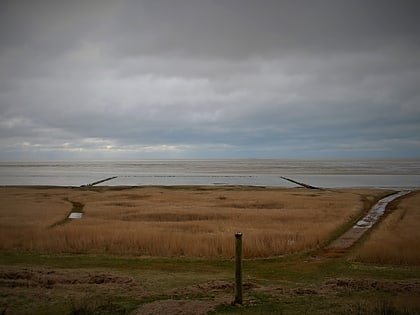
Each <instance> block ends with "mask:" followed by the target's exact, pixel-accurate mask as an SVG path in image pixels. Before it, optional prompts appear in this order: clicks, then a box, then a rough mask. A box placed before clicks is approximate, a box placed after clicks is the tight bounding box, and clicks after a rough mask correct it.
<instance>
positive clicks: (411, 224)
mask: <svg viewBox="0 0 420 315" xmlns="http://www.w3.org/2000/svg"><path fill="white" fill-rule="evenodd" d="M419 204H420V192H419V191H417V192H414V193H411V194H409V195H407V196H405V197H403V198H402V199H401V201H398V200H397V201H396V202H393V203H391V204H390V207H389V208H391V210H393V211H392V213H390V214H389V215H388V216H387V217H386V218H385V219H384V220H383V221H382V222H381V224H380V225H379V226H378V227H377V228H376V229H375V230H374V231H372V234H371V235H370V237H369V238H368V239H367V240H366V242H365V243H364V244H363V245H362V246H361V247H360V248H359V249H358V250H357V251H356V253H355V254H354V259H355V260H357V261H361V262H367V263H378V264H397V265H400V264H402V265H419V264H420V251H419V239H420V229H419V227H420V209H419V207H418V205H419Z"/></svg>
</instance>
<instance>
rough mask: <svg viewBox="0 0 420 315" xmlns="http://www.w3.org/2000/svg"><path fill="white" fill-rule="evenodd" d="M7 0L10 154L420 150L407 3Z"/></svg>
mask: <svg viewBox="0 0 420 315" xmlns="http://www.w3.org/2000/svg"><path fill="white" fill-rule="evenodd" d="M1 5H2V7H1V9H0V12H1V13H0V83H1V84H0V105H1V106H0V130H1V136H0V146H1V148H2V149H4V150H3V151H4V152H5V151H7V152H9V153H8V155H7V156H12V155H13V154H12V152H15V153H16V152H25V150H26V152H32V153H31V154H35V155H36V154H38V153H39V152H43V153H42V154H44V155H45V156H48V155H54V156H59V155H60V154H61V153H60V152H67V153H69V152H70V153H71V154H73V156H75V157H83V156H85V157H86V156H92V155H94V154H102V155H104V156H124V154H126V155H130V156H134V155H135V154H136V152H137V154H139V155H140V156H142V155H143V154H146V155H147V154H152V155H153V154H156V155H165V154H166V153H167V154H175V155H180V156H182V155H190V156H195V155H197V154H201V155H202V156H206V154H208V155H210V156H213V155H214V156H217V155H220V156H229V155H232V156H237V155H246V156H263V155H267V156H283V155H286V156H293V155H296V156H305V154H308V155H311V156H320V155H322V154H331V155H334V156H338V155H349V154H350V155H359V156H361V155H372V154H383V155H392V156H395V155H404V154H405V153H407V154H408V155H410V156H412V155H419V154H420V147H419V138H418V135H419V134H420V130H419V127H418V126H419V121H420V105H419V102H420V92H419V91H418V82H420V61H419V59H418V57H417V56H418V55H419V54H420V49H419V48H420V45H419V44H420V40H419V35H420V33H419V32H420V27H419V22H418V21H417V20H418V19H417V16H418V15H419V14H418V13H420V11H419V5H418V4H417V2H416V1H408V0H407V1H390V0H389V1H341V0H340V1H319V2H314V1H303V2H302V1H299V2H297V1H258V2H255V1H184V0H182V1H162V0H158V1H156V0H155V1H118V2H114V1H109V2H108V1H105V2H104V1H71V2H70V1H66V2H61V1H36V2H32V1H21V0H18V1H4V2H2V4H1ZM398 139H399V142H398ZM13 143H15V144H16V145H15V147H14V146H13ZM369 146H370V147H371V148H372V149H371V150H369ZM350 148H354V151H351V150H350ZM37 152H38V153H37ZM89 152H90V153H89ZM165 152H166V153H165ZM16 154H17V153H16ZM39 154H41V153H39ZM2 156H3V157H5V156H6V153H4V154H3V155H0V158H2Z"/></svg>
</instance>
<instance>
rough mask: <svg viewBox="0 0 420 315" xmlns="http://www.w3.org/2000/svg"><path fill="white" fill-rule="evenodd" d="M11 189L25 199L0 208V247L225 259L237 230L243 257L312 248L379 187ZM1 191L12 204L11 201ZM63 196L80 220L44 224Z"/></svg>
mask: <svg viewBox="0 0 420 315" xmlns="http://www.w3.org/2000/svg"><path fill="white" fill-rule="evenodd" d="M0 193H1V192H0ZM15 193H16V192H15ZM19 193H20V194H21V196H23V197H24V198H23V200H26V201H25V202H22V203H18V204H16V205H15V206H14V208H15V210H16V209H18V210H19V211H16V212H14V213H15V215H14V216H13V211H12V210H11V211H9V212H8V211H3V207H2V209H0V210H1V212H0V215H1V216H3V215H4V213H6V212H7V215H6V216H7V218H8V219H7V220H8V223H9V224H10V226H13V227H14V228H7V226H6V225H4V224H3V217H2V218H1V219H2V220H1V221H0V222H1V223H0V228H1V232H0V244H1V245H0V248H2V249H11V248H19V249H24V250H33V251H43V252H71V253H112V254H121V255H152V256H198V257H215V256H217V257H233V241H234V240H233V234H234V232H236V231H242V233H243V234H244V243H243V244H244V257H267V256H273V255H281V254H285V253H292V252H297V251H301V250H304V249H309V248H313V247H316V246H317V245H318V244H320V243H321V242H322V241H323V240H325V239H326V238H327V237H328V235H330V234H331V233H332V232H333V231H334V230H335V229H337V227H338V226H340V225H342V224H344V223H345V222H346V221H348V220H349V218H351V217H354V216H355V215H356V214H357V213H359V212H361V211H362V208H363V201H362V199H363V198H364V197H365V196H368V195H373V196H377V195H380V194H383V193H384V192H383V191H375V190H364V191H358V190H345V191H337V190H335V191H317V192H313V191H308V190H304V189H267V190H261V189H256V190H255V191H254V190H251V189H248V190H246V191H244V190H242V189H240V188H238V189H236V190H220V189H217V190H216V189H214V190H212V189H209V190H199V189H194V188H189V189H176V190H171V189H164V188H137V189H130V190H124V191H112V190H110V191H105V192H101V193H96V192H91V191H85V190H80V191H78V190H63V189H57V190H54V189H50V190H48V191H42V190H24V189H22V190H19ZM1 196H2V198H3V199H5V200H6V202H7V203H8V204H9V205H10V206H11V207H12V208H13V206H12V204H13V202H12V201H13V200H14V199H13V198H12V197H10V198H9V197H7V196H8V195H7V194H4V193H3V194H2V195H1ZM64 200H72V201H77V202H80V203H83V204H84V205H85V207H84V211H85V216H84V218H83V219H81V220H72V221H70V222H67V223H66V224H64V225H60V226H55V227H54V228H47V226H49V224H50V223H51V222H54V220H57V215H58V214H60V215H62V214H65V213H67V212H68V210H69V207H71V205H70V204H69V202H66V201H64ZM37 203H38V204H39V203H41V204H42V208H44V209H45V210H44V214H43V220H44V221H39V220H33V219H31V218H30V216H29V215H28V213H32V209H33V208H34V207H38V206H37ZM65 205H66V206H67V208H66V207H65ZM46 222H48V224H46ZM12 223H13V224H12Z"/></svg>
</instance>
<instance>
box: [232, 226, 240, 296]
mask: <svg viewBox="0 0 420 315" xmlns="http://www.w3.org/2000/svg"><path fill="white" fill-rule="evenodd" d="M233 303H234V304H242V233H241V232H236V233H235V301H234V302H233Z"/></svg>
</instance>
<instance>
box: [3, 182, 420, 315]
mask: <svg viewBox="0 0 420 315" xmlns="http://www.w3.org/2000/svg"><path fill="white" fill-rule="evenodd" d="M173 190H174V194H173V195H171V196H172V197H171V198H175V199H171V200H178V203H175V204H174V203H171V204H172V205H173V208H171V209H170V211H169V210H168V208H167V207H165V208H164V211H162V213H164V214H165V215H166V216H169V217H170V218H174V217H173V213H178V214H180V217H181V218H182V219H183V220H185V219H188V220H186V221H188V222H187V223H189V224H191V223H192V222H191V221H194V220H190V217H188V216H185V212H182V211H181V210H182V208H183V207H181V205H185V202H187V201H188V200H187V199H185V198H184V199H183V198H182V194H181V195H180V194H179V191H177V189H173ZM241 190H242V189H241ZM245 191H246V189H245ZM8 192H10V191H8ZM32 192H33V191H32ZM35 192H36V194H35V195H34V196H35V197H33V195H31V194H30V195H25V194H24V193H23V192H22V191H19V190H16V191H15V192H14V194H15V195H14V196H15V197H14V198H15V199H13V198H12V200H10V199H7V198H6V197H4V198H3V199H2V200H4V201H5V202H9V204H10V205H11V204H12V202H11V201H13V200H15V201H16V202H18V203H19V202H20V205H24V204H25V202H28V200H29V201H30V203H31V204H32V205H34V206H35V207H38V208H37V209H39V210H41V209H42V208H43V207H45V206H46V205H51V204H53V205H55V209H58V211H57V212H55V211H52V209H51V208H48V209H47V210H48V211H45V212H43V213H42V215H43V216H44V217H43V220H39V221H37V220H38V219H39V218H38V219H33V218H31V217H29V216H28V217H26V219H25V216H26V215H27V211H26V212H25V211H22V212H20V213H19V212H18V213H14V212H13V211H10V210H9V211H7V209H6V208H7V207H4V203H3V208H1V211H2V213H1V214H2V216H3V217H2V222H1V224H3V227H4V226H6V225H7V222H9V225H10V224H12V223H14V224H16V226H18V225H19V224H20V223H19V220H16V215H18V216H20V217H21V218H23V219H21V220H22V223H25V224H27V223H28V222H31V220H33V221H32V222H33V224H34V225H38V227H37V228H39V226H40V225H41V226H42V224H44V230H46V231H49V232H52V231H55V230H56V229H57V228H60V227H71V228H73V227H72V224H73V223H75V222H71V223H70V224H68V222H61V221H60V220H62V219H63V216H62V213H68V211H69V202H68V201H66V200H65V199H63V198H68V199H69V200H71V201H73V203H72V204H70V207H73V208H74V207H76V208H77V207H78V209H79V210H80V208H81V205H80V204H75V203H74V202H75V201H76V202H81V201H83V202H84V204H85V205H86V206H85V207H84V208H83V211H85V212H86V213H89V212H90V213H94V210H95V208H94V207H92V206H90V207H89V204H95V205H100V204H101V200H103V199H100V193H99V194H98V192H95V191H94V192H91V191H84V192H82V193H83V194H84V196H85V197H84V198H85V199H83V200H81V199H78V198H73V197H75V196H78V197H80V192H79V191H77V192H76V195H70V196H69V195H68V194H69V192H68V191H61V192H60V194H59V195H60V198H59V199H56V198H54V197H52V196H53V195H54V194H53V195H51V194H49V193H48V189H47V190H42V191H39V190H35ZM128 192H129V191H125V192H124V191H119V192H117V191H114V192H113V194H118V195H120V196H121V194H125V196H126V197H128V198H132V199H130V200H131V201H130V204H129V205H128V204H123V206H126V209H125V210H127V211H128V213H132V210H133V208H135V207H132V206H131V205H132V202H134V201H133V200H135V201H136V200H137V199H133V196H132V194H128ZM144 192H145V191H141V195H142V196H144ZM201 192H202V193H200V194H195V195H196V196H201V197H200V198H202V197H203V196H207V197H206V198H205V199H204V204H208V201H209V200H212V202H217V203H220V204H226V205H228V206H229V207H231V206H232V205H233V206H232V207H231V208H232V209H231V210H233V211H236V210H237V209H239V210H240V211H246V212H247V213H248V212H255V211H261V212H260V214H261V213H264V211H266V213H268V214H269V215H272V214H273V212H274V211H284V212H285V213H286V214H287V212H288V211H286V210H290V211H291V210H296V209H297V211H294V212H299V209H302V208H305V207H306V208H305V209H306V211H304V212H300V213H301V214H302V213H308V211H309V210H311V207H310V206H308V203H305V200H306V201H307V200H317V201H318V202H319V201H320V200H321V203H318V204H317V205H325V206H326V208H325V209H334V206H335V207H336V206H337V204H338V203H337V202H338V201H334V199H331V196H335V192H334V193H333V195H330V194H327V193H321V194H317V195H316V196H313V195H314V193H313V192H310V191H306V190H286V191H283V198H282V199H281V200H278V201H276V202H275V203H273V202H271V203H270V202H268V199H263V198H272V197H273V196H274V195H273V193H272V192H269V193H265V194H266V195H265V197H264V194H263V195H259V194H258V193H257V192H255V194H254V195H251V194H250V193H249V191H248V194H244V195H248V197H249V196H251V201H250V200H247V199H244V198H242V199H240V202H239V201H236V202H234V203H233V202H232V201H231V199H233V196H234V194H236V192H235V191H234V192H233V193H232V192H231V193H229V191H220V190H219V191H216V192H215V195H214V196H216V198H214V196H213V197H211V198H210V199H209V198H208V197H209V195H208V194H203V192H204V193H205V192H206V191H201ZM73 193H74V191H70V194H73ZM278 193H279V194H281V192H278ZM337 193H338V194H340V195H343V196H347V198H349V199H346V200H347V202H349V201H351V200H354V199H352V197H351V196H354V195H355V192H354V191H352V192H351V193H350V194H348V193H347V194H346V193H345V192H344V193H343V192H337ZM384 193H386V192H377V191H370V192H363V193H362V192H357V194H359V198H358V199H357V200H358V202H362V204H364V207H367V206H369V205H370V204H371V203H372V202H374V200H375V199H377V198H378V197H379V196H380V195H383V194H384ZM238 194H241V192H238ZM305 194H306V197H305ZM158 195H162V194H161V193H160V191H159V193H158ZM25 196H26V197H25ZM92 196H93V197H92ZM167 196H168V195H167ZM180 196H181V197H180ZM241 196H242V195H241ZM360 196H362V197H360ZM369 196H371V197H369ZM418 196H419V194H418V193H416V194H412V195H410V196H408V197H407V198H404V200H402V201H400V202H398V203H396V204H393V205H392V207H393V209H394V211H393V213H394V214H397V218H398V220H397V221H396V219H395V218H394V217H395V216H391V215H389V216H388V217H387V218H385V219H384V220H383V222H381V223H380V224H379V227H378V228H377V229H375V230H374V231H373V232H372V233H371V234H370V235H369V236H367V237H365V239H364V240H363V242H361V243H360V244H358V246H357V247H356V248H355V249H354V250H353V251H350V252H347V253H346V254H344V255H338V256H337V255H331V253H328V252H327V251H324V250H323V249H322V247H323V244H327V243H328V240H332V239H334V238H335V237H337V236H338V235H339V234H340V232H342V231H344V230H345V228H346V226H347V227H348V226H350V225H351V223H352V222H353V221H354V220H355V219H357V216H355V215H356V214H357V211H361V212H363V211H362V210H363V209H361V208H360V205H358V204H354V205H353V206H351V207H349V208H348V209H349V211H348V212H344V213H346V214H347V215H346V217H345V218H344V219H345V220H344V221H335V224H336V227H335V228H333V229H330V230H329V231H330V232H329V233H327V234H324V236H323V238H322V239H321V240H320V241H319V242H316V243H315V244H313V245H312V247H305V248H304V249H303V250H298V251H295V252H294V253H285V254H286V255H282V256H277V257H268V258H250V257H249V258H246V259H245V260H244V262H243V278H244V285H243V286H244V303H243V305H242V306H238V305H235V306H234V305H231V302H232V301H233V299H234V261H233V259H232V258H231V257H223V255H222V256H217V255H216V256H214V257H201V258H199V257H196V258H194V257H192V256H190V257H188V256H185V255H184V256H178V257H176V256H174V255H169V256H168V257H157V256H155V257H152V256H147V255H142V256H138V255H133V254H130V255H115V254H111V253H106V252H102V253H84V254H77V253H64V252H63V251H56V252H54V251H51V250H50V251H41V250H34V249H30V250H28V248H25V246H22V247H20V248H19V247H18V246H16V245H14V246H15V248H5V247H4V244H2V246H3V249H2V250H1V251H0V314H8V315H9V314H162V313H163V314H166V315H170V314H207V313H209V314H337V313H342V314H420V299H419V297H420V264H419V263H418V261H416V260H413V261H412V260H410V262H411V263H410V264H408V263H407V262H409V261H408V260H400V261H398V264H397V263H396V262H395V261H392V260H388V261H386V260H383V259H382V258H381V260H379V261H376V260H375V257H378V256H377V252H375V253H374V255H372V256H371V258H372V257H373V259H371V260H369V259H368V258H367V257H369V255H367V256H366V253H369V251H366V250H365V247H368V246H373V245H375V239H376V237H380V238H381V240H382V243H383V242H385V241H386V238H384V237H383V235H385V234H386V231H388V233H389V231H390V230H387V229H385V230H384V231H385V232H384V231H382V230H383V229H382V228H381V227H383V226H387V225H386V222H387V220H391V221H390V222H394V223H395V222H398V224H399V225H398V233H399V235H401V236H400V237H399V238H398V239H402V240H403V241H405V240H406V239H407V238H406V237H404V233H405V232H404V231H406V232H409V233H415V232H413V231H414V229H406V228H405V225H404V224H405V220H403V219H404V218H407V217H408V218H410V220H408V222H409V224H410V225H412V224H414V225H416V224H417V226H418V224H419V222H417V221H416V222H417V223H413V222H414V221H415V219H414V218H415V217H416V216H415V215H413V213H416V210H415V208H416V207H413V204H416V203H417V201H418ZM23 197H25V198H27V199H25V198H23ZM70 197H72V198H70ZM114 197H115V196H114ZM220 197H224V198H220ZM257 197H258V198H257ZM286 197H287V198H286ZM289 197H290V198H289ZM89 198H93V199H89ZM95 198H96V199H95ZM153 198H154V197H151V196H150V197H147V198H143V199H141V200H143V201H144V199H147V200H149V201H151V200H153ZM161 198H162V197H161ZM176 198H181V199H176ZM252 198H254V199H252ZM288 198H289V199H288ZM114 199H115V198H114ZM159 200H160V201H162V199H155V200H154V202H156V204H159V202H158V201H159ZM165 200H168V199H165ZM238 200H239V199H238ZM322 200H323V201H322ZM337 200H338V199H337ZM34 201H36V202H34ZM137 201H138V200H137ZM137 201H136V202H137ZM280 201H281V208H280V209H276V208H274V206H273V204H276V205H278V204H279V203H280ZM302 201H303V205H306V206H303V207H302ZM89 202H91V203H89ZM102 202H103V203H104V208H103V210H105V209H106V206H107V205H109V203H111V202H112V203H118V202H121V201H120V200H113V201H110V200H107V199H106V200H105V201H102ZM299 202H301V203H300V206H299ZM160 203H162V202H160ZM144 204H145V203H144V202H143V203H139V205H144ZM312 204H313V203H312ZM174 205H175V206H174ZM244 205H247V207H244ZM256 205H259V207H260V208H258V207H256ZM114 206H115V205H114ZM23 208H24V207H23V206H22V207H20V208H19V207H18V208H16V209H23ZM140 208H141V207H140ZM8 209H9V208H8ZM96 209H98V208H97V207H96ZM123 210H124V209H123ZM146 210H147V209H146ZM187 210H189V212H188V213H189V214H191V211H190V210H191V208H189V209H188V207H187ZM356 210H357V211H356ZM130 211H131V212H130ZM290 211H289V214H288V217H289V218H291V216H290ZM321 211H322V209H321ZM330 211H331V210H330ZM352 211H353V212H352ZM354 211H356V213H355V212H354ZM292 212H293V211H292ZM309 212H310V211H309ZM327 212H328V211H327ZM104 213H106V214H107V215H110V212H109V211H108V212H104ZM150 213H151V212H148V211H145V212H143V213H137V215H139V214H140V215H143V217H142V218H145V217H147V216H146V215H147V214H150ZM402 213H403V214H404V215H402ZM96 215H97V216H99V215H100V213H97V214H96ZM117 215H121V212H117ZM224 215H225V216H228V214H227V213H224ZM52 216H53V217H52ZM328 217H329V220H335V218H336V216H335V215H332V216H328ZM158 218H159V217H158ZM307 218H309V219H308V220H309V221H310V220H313V216H311V215H309V216H308V217H307ZM401 218H402V219H401ZM153 219H154V221H153V224H157V223H159V224H161V223H162V222H163V223H164V222H168V221H161V220H160V221H159V220H156V217H153ZM300 219H302V216H300ZM45 220H48V224H45ZM96 220H97V218H96ZM173 220H174V219H172V221H170V223H171V224H173V223H174V222H173ZM122 221H123V220H122ZM198 221H199V222H198V223H200V222H201V223H204V224H209V223H211V222H209V221H211V220H209V219H206V220H198ZM202 221H203V222H202ZM246 221H247V220H244V222H246ZM78 222H81V221H78ZM96 222H97V221H96ZM123 222H125V221H123ZM148 222H149V223H150V221H148ZM216 222H218V220H216ZM262 222H263V223H264V224H266V221H264V220H263V221H262ZM277 222H280V220H278V221H277ZM289 222H290V221H289ZM337 222H338V223H337ZM55 223H57V224H56V225H55ZM175 223H179V222H175ZM196 223H197V222H196ZM213 223H214V222H213ZM384 224H385V225H384ZM262 226H265V225H262ZM304 226H305V225H304ZM392 226H393V227H394V230H391V231H395V229H396V227H395V226H396V225H395V224H392ZM296 227H299V225H295V228H296ZM28 228H29V227H28ZM5 231H6V232H7V233H6V232H5ZM10 231H11V229H10V228H9V229H2V230H1V231H0V234H2V235H0V236H1V237H3V239H4V240H11V239H10V233H9V232H10ZM250 231H251V232H252V230H250ZM249 234H251V235H249ZM14 235H21V234H19V231H16V234H14ZM34 235H38V236H39V235H41V236H42V237H44V236H43V235H44V234H34ZM53 235H55V237H57V234H53ZM257 235H258V233H257ZM375 235H379V236H375ZM21 240H23V241H24V239H23V238H22V239H21ZM250 240H252V233H246V232H245V233H244V237H243V242H244V246H245V244H247V242H249V241H250ZM9 244H18V245H19V244H21V245H22V244H26V243H25V242H21V243H19V242H18V243H9ZM372 244H373V245H372ZM402 244H404V243H402ZM384 246H385V247H384ZM384 246H383V247H381V248H386V245H384ZM399 246H400V247H401V246H404V245H401V244H400V245H399ZM410 246H413V247H412V248H411V249H412V251H415V250H416V249H418V248H417V247H416V246H417V245H416V244H413V245H410ZM226 247H227V248H230V249H231V251H233V248H234V233H228V236H227V238H226ZM374 248H376V247H375V246H374ZM362 252H363V253H364V255H365V256H362V255H361V253H362ZM250 256H252V255H250ZM402 263H404V264H402Z"/></svg>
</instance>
